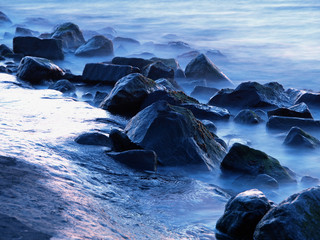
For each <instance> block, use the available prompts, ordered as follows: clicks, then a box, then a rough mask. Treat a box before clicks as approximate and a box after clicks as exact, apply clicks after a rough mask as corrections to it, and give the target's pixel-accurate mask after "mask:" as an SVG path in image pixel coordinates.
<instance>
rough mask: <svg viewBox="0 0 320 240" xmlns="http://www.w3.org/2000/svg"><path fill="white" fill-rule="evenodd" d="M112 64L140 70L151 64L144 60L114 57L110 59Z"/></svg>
mask: <svg viewBox="0 0 320 240" xmlns="http://www.w3.org/2000/svg"><path fill="white" fill-rule="evenodd" d="M111 63H112V64H117V65H129V66H133V67H137V68H139V69H140V70H142V69H143V68H144V67H146V66H148V65H149V64H151V63H153V61H151V60H146V59H143V58H126V57H115V58H113V59H112V62H111Z"/></svg>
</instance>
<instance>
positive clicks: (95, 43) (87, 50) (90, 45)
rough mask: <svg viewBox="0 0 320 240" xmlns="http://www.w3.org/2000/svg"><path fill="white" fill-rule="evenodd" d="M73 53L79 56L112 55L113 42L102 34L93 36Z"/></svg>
mask: <svg viewBox="0 0 320 240" xmlns="http://www.w3.org/2000/svg"><path fill="white" fill-rule="evenodd" d="M75 55H76V56H79V57H93V56H110V55H113V43H112V41H111V40H109V39H108V38H106V37H104V36H102V35H98V36H94V37H92V38H90V39H89V40H88V41H87V42H86V43H85V44H83V45H81V46H80V47H79V48H78V49H77V50H76V52H75Z"/></svg>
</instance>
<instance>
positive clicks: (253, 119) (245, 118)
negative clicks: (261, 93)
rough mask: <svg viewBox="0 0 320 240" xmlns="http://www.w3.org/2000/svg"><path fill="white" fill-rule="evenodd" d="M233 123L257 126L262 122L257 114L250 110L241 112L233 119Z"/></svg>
mask: <svg viewBox="0 0 320 240" xmlns="http://www.w3.org/2000/svg"><path fill="white" fill-rule="evenodd" d="M234 121H235V122H237V123H244V124H257V123H260V122H262V119H261V118H260V116H259V115H258V114H256V113H255V112H254V111H252V110H250V109H244V110H241V111H240V112H239V113H238V114H237V115H236V116H235V117H234Z"/></svg>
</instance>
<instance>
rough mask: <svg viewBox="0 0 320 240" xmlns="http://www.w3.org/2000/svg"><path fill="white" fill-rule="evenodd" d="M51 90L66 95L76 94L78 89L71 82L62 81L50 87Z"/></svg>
mask: <svg viewBox="0 0 320 240" xmlns="http://www.w3.org/2000/svg"><path fill="white" fill-rule="evenodd" d="M49 89H54V90H57V91H60V92H62V93H66V92H74V91H75V90H76V87H75V86H74V85H73V84H72V83H71V82H70V81H69V80H66V79H62V80H59V81H57V82H55V83H53V84H51V85H50V86H49Z"/></svg>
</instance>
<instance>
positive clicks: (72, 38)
mask: <svg viewBox="0 0 320 240" xmlns="http://www.w3.org/2000/svg"><path fill="white" fill-rule="evenodd" d="M51 37H52V38H55V39H60V40H62V45H63V47H64V48H67V49H77V48H78V47H80V46H81V45H82V44H84V43H85V40H84V37H83V35H82V32H81V30H80V28H79V27H78V25H76V24H74V23H71V22H66V23H63V24H60V25H59V26H57V27H56V29H55V30H54V32H53V33H52V36H51Z"/></svg>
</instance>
